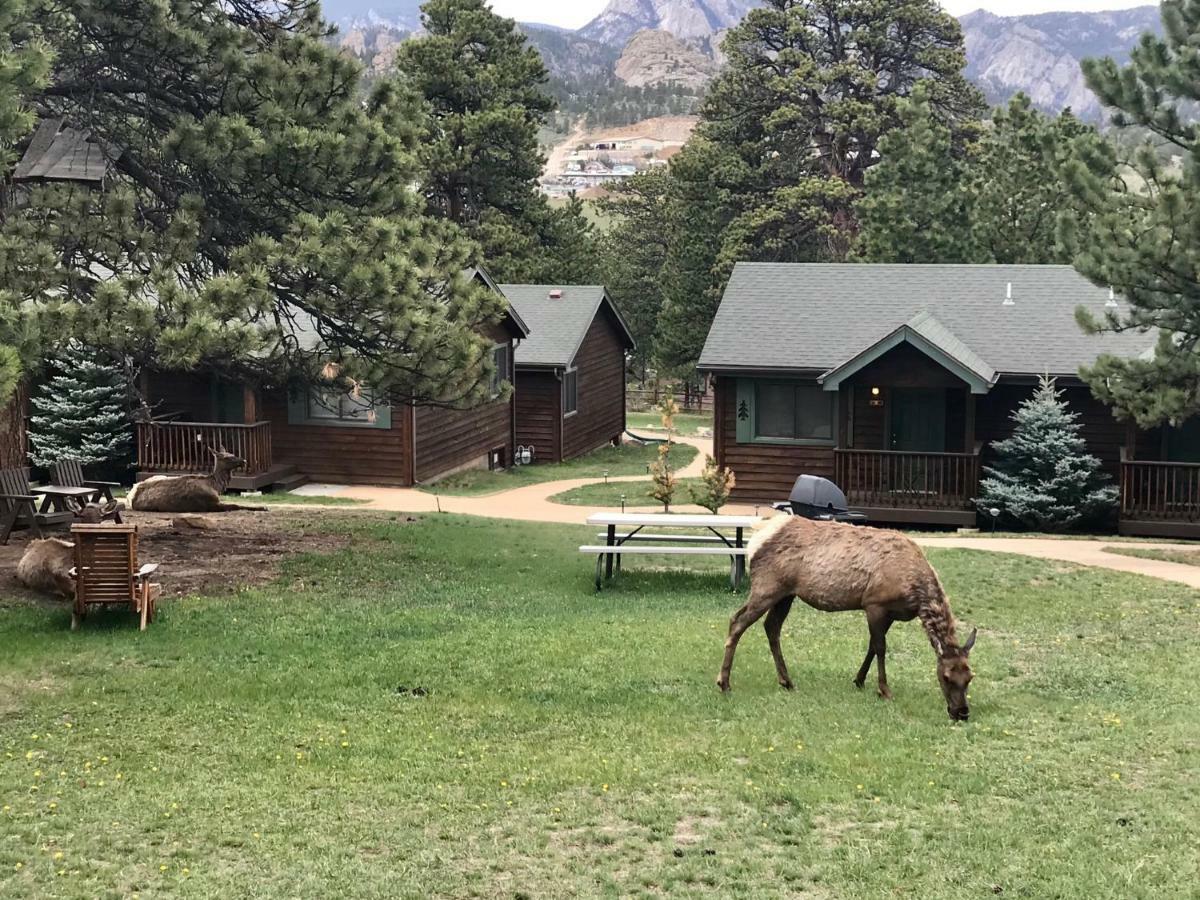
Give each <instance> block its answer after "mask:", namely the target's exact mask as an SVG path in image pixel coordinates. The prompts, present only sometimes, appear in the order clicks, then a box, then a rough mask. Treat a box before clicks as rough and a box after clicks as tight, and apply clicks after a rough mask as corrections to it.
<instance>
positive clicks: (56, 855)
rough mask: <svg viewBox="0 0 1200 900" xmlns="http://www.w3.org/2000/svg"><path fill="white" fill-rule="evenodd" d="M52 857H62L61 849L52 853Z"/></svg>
mask: <svg viewBox="0 0 1200 900" xmlns="http://www.w3.org/2000/svg"><path fill="white" fill-rule="evenodd" d="M54 858H55V859H62V858H63V855H62V851H61V850H59V851H58V852H57V853H55V854H54Z"/></svg>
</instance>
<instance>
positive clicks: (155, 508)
mask: <svg viewBox="0 0 1200 900" xmlns="http://www.w3.org/2000/svg"><path fill="white" fill-rule="evenodd" d="M208 449H209V452H210V453H212V455H213V470H212V473H211V474H209V475H155V476H153V477H152V478H147V479H146V480H145V481H139V482H138V483H137V484H135V485H134V486H133V487H132V488H131V489H130V491H129V497H128V500H129V507H130V508H131V509H137V510H141V511H142V512H183V513H187V512H193V513H201V512H228V511H230V510H235V509H255V510H257V509H262V507H259V506H238V505H237V504H234V503H222V502H221V495H222V494H223V493H225V489H226V488H228V487H229V480H230V479H231V478H232V477H233V473H234V470H236V469H239V468H241V467H242V466H244V465H245V464H246V461H245V460H244V459H242V458H241V457H238V456H235V455H234V454H232V453H229V452H228V451H226V450H215V449H213V448H212V447H209V448H208Z"/></svg>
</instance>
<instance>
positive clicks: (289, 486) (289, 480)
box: [271, 472, 312, 494]
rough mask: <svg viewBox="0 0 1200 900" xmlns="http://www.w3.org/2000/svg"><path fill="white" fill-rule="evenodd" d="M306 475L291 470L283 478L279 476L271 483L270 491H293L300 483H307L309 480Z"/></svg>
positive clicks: (281, 492) (282, 492)
mask: <svg viewBox="0 0 1200 900" xmlns="http://www.w3.org/2000/svg"><path fill="white" fill-rule="evenodd" d="M311 480H312V479H310V478H309V477H308V476H307V475H305V474H304V473H302V472H293V473H292V474H290V475H288V476H287V477H285V478H281V479H279V480H278V481H276V482H275V483H274V484H272V485H271V491H272V493H280V494H284V493H287V492H288V491H293V490H295V489H296V488H298V487H300V486H301V485H302V484H308V483H309V481H311Z"/></svg>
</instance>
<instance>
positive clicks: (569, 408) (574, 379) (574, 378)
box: [563, 371, 579, 415]
mask: <svg viewBox="0 0 1200 900" xmlns="http://www.w3.org/2000/svg"><path fill="white" fill-rule="evenodd" d="M578 409H579V373H578V372H575V371H571V372H564V373H563V414H564V415H566V414H567V413H573V412H576V411H577V410H578Z"/></svg>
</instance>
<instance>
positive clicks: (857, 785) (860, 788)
mask: <svg viewBox="0 0 1200 900" xmlns="http://www.w3.org/2000/svg"><path fill="white" fill-rule="evenodd" d="M854 789H855V790H858V791H861V790H862V789H863V786H862V785H861V784H856V785H855V786H854Z"/></svg>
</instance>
